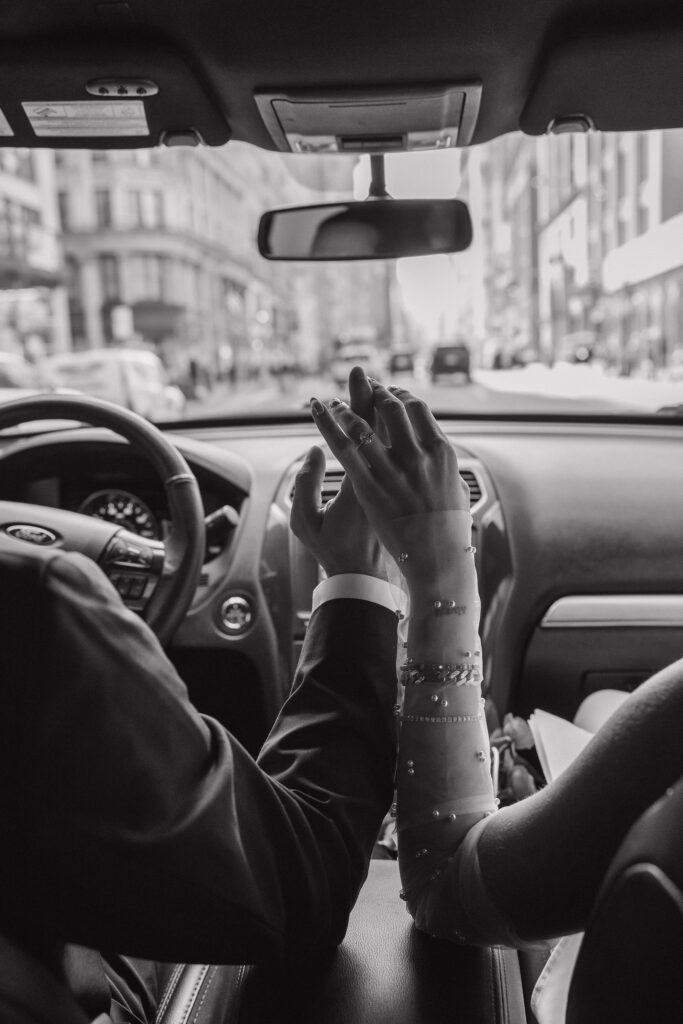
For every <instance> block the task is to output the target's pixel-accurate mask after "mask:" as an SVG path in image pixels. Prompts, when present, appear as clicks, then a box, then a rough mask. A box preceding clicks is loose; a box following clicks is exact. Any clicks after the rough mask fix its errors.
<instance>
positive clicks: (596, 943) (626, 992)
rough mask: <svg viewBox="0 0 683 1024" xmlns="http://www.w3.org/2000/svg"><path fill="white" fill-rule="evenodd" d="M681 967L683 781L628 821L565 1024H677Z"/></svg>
mask: <svg viewBox="0 0 683 1024" xmlns="http://www.w3.org/2000/svg"><path fill="white" fill-rule="evenodd" d="M653 756H656V752H653ZM625 784H626V783H625ZM682 967H683V780H681V781H680V782H679V783H678V784H677V785H676V786H675V787H674V788H673V789H671V790H670V791H669V792H668V793H667V795H666V796H665V797H663V798H662V799H661V800H659V801H658V802H657V803H656V804H654V805H653V806H652V807H651V808H650V809H649V810H648V811H646V812H645V814H644V815H643V816H642V817H641V818H640V819H639V820H638V821H637V822H636V824H635V825H634V826H633V828H632V829H631V831H630V832H629V834H628V835H627V837H626V839H625V840H624V842H623V843H622V845H621V848H620V850H619V852H618V854H617V856H616V857H615V859H614V861H613V863H612V865H611V866H610V870H609V872H608V874H607V878H606V879H605V883H604V885H603V887H602V890H601V893H600V895H599V897H598V900H597V902H596V906H595V910H594V912H593V915H592V919H591V921H590V924H589V927H588V929H587V931H586V935H585V937H584V940H583V943H582V946H581V951H580V953H579V958H578V960H577V963H576V967H575V969H574V974H573V977H572V983H571V988H570V992H569V1003H568V1007H567V1024H605V1022H608V1021H609V1022H610V1024H611V1022H612V1021H614V1022H618V1024H649V1022H650V1021H652V1022H656V1024H680V1021H681V1020H683V980H682V974H681V969H682Z"/></svg>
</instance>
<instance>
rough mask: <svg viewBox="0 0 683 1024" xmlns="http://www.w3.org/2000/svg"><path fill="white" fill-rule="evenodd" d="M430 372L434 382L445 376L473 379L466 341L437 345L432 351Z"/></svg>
mask: <svg viewBox="0 0 683 1024" xmlns="http://www.w3.org/2000/svg"><path fill="white" fill-rule="evenodd" d="M429 374H430V376H431V379H432V382H433V383H436V382H437V381H439V380H442V379H443V378H444V377H447V378H449V379H450V380H452V379H453V378H454V377H458V378H460V379H461V380H463V381H466V382H467V381H469V380H470V379H471V378H470V350H469V346H467V345H465V344H464V343H457V344H448V345H437V346H436V348H435V349H434V351H433V352H432V360H431V363H430V366H429Z"/></svg>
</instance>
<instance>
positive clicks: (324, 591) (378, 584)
mask: <svg viewBox="0 0 683 1024" xmlns="http://www.w3.org/2000/svg"><path fill="white" fill-rule="evenodd" d="M337 598H352V599H355V600H357V601H371V602H372V603H373V604H381V605H383V607H384V608H388V609H389V611H391V612H401V614H402V615H405V614H406V612H407V604H408V602H407V598H406V595H405V594H404V592H403V591H402V590H400V589H399V587H395V586H394V585H393V583H389V582H388V581H387V580H380V579H378V578H377V576H365V575H364V574H362V573H356V572H348V573H340V575H339V576H330V577H328V579H325V580H323V581H322V583H319V584H318V586H317V587H316V588H315V590H314V591H313V603H312V606H311V614H313V612H314V611H315V610H316V608H319V607H320V605H321V604H324V603H325V601H334V600H335V599H337Z"/></svg>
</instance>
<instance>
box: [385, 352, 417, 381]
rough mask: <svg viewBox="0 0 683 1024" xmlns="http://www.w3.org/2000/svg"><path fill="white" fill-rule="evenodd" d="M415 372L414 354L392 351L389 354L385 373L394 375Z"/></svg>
mask: <svg viewBox="0 0 683 1024" xmlns="http://www.w3.org/2000/svg"><path fill="white" fill-rule="evenodd" d="M414 372H415V356H414V355H413V353H412V352H392V353H391V355H390V356H389V365H388V367H387V373H388V374H389V375H390V376H395V375H396V374H397V373H408V374H413V373H414Z"/></svg>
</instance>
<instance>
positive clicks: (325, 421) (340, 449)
mask: <svg viewBox="0 0 683 1024" xmlns="http://www.w3.org/2000/svg"><path fill="white" fill-rule="evenodd" d="M311 412H312V413H313V417H314V419H315V422H316V424H317V427H318V430H319V431H320V433H321V434H322V436H323V437H324V439H325V441H326V442H327V445H328V446H329V449H330V451H331V452H332V454H333V455H334V456H335V457H336V458H337V459H339V461H340V463H341V465H342V466H343V468H344V470H345V472H346V473H347V474H348V476H349V479H350V480H351V483H352V484H353V486H354V489H356V488H357V487H358V486H359V485H360V486H361V487H362V486H363V484H364V483H365V482H366V481H367V480H368V479H369V478H372V472H371V470H370V466H369V463H368V462H367V460H366V459H364V458H363V457H362V456H361V454H360V449H359V448H358V447H357V445H356V442H355V441H354V440H353V439H352V438H351V437H350V436H349V434H347V433H346V432H345V431H344V430H343V429H342V426H341V424H340V423H338V422H337V420H336V418H335V417H334V416H333V415H332V412H331V411H330V409H328V408H327V407H326V406H325V405H323V403H322V402H319V401H317V400H316V399H313V400H312V401H311ZM356 419H357V420H359V422H360V423H361V424H363V428H364V429H365V430H366V431H369V429H370V428H369V427H368V424H367V423H365V421H364V420H362V419H361V418H360V417H359V416H358V417H356ZM363 428H361V429H360V430H359V431H358V434H360V433H361V432H362V429H363Z"/></svg>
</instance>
